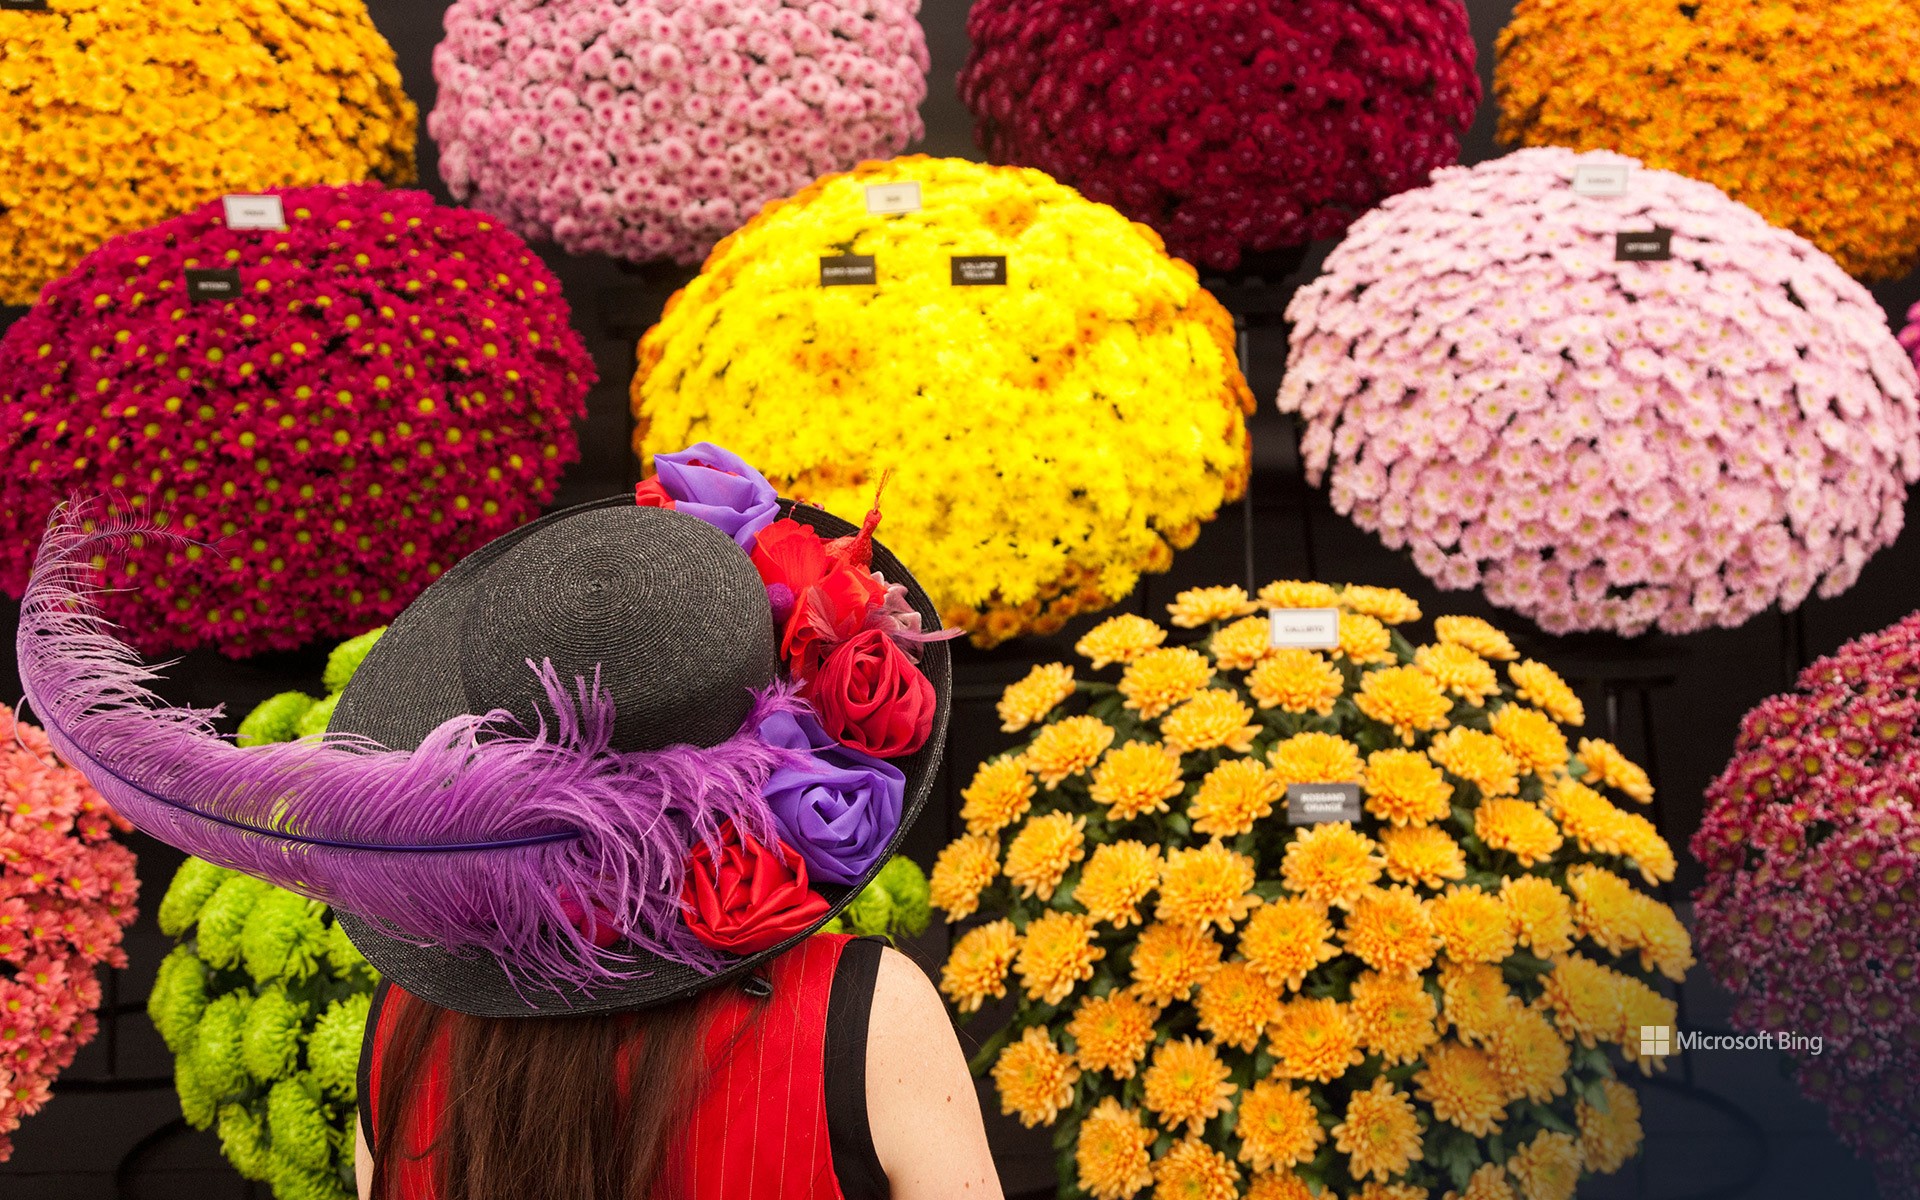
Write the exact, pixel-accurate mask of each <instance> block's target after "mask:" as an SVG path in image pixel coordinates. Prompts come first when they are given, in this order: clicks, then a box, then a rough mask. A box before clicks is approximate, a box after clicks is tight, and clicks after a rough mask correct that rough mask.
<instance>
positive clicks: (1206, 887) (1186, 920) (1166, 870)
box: [1153, 839, 1260, 933]
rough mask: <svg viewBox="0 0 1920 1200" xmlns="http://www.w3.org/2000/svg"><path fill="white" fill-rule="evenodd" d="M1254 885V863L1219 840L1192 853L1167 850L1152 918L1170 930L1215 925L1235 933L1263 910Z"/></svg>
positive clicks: (1227, 931)
mask: <svg viewBox="0 0 1920 1200" xmlns="http://www.w3.org/2000/svg"><path fill="white" fill-rule="evenodd" d="M1253 880H1254V875H1253V859H1251V858H1249V857H1248V856H1247V855H1244V854H1240V853H1237V852H1236V851H1234V850H1231V849H1229V848H1228V847H1227V846H1226V845H1225V844H1224V843H1222V842H1220V841H1218V840H1217V839H1216V840H1214V841H1211V842H1208V843H1207V844H1206V845H1204V846H1199V847H1196V848H1194V849H1190V850H1169V851H1168V852H1167V858H1166V862H1165V864H1164V865H1163V866H1162V867H1161V871H1160V903H1159V905H1158V907H1156V908H1155V909H1154V910H1153V915H1154V917H1155V918H1156V919H1158V920H1161V921H1165V922H1167V923H1168V924H1171V925H1199V926H1203V927H1204V926H1208V925H1211V926H1213V927H1215V928H1217V929H1219V930H1220V931H1221V932H1222V933H1232V932H1233V927H1234V926H1235V925H1236V924H1238V923H1239V922H1240V921H1242V920H1244V919H1245V918H1246V915H1247V914H1248V913H1249V912H1252V911H1253V910H1254V909H1255V908H1258V907H1259V905H1260V897H1258V896H1256V895H1254V894H1253Z"/></svg>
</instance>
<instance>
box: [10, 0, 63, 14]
mask: <svg viewBox="0 0 1920 1200" xmlns="http://www.w3.org/2000/svg"><path fill="white" fill-rule="evenodd" d="M52 11H53V10H52V9H51V8H48V7H47V0H0V12H52Z"/></svg>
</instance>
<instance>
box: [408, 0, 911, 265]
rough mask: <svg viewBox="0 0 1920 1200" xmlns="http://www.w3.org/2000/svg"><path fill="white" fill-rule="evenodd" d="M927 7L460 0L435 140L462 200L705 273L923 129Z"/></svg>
mask: <svg viewBox="0 0 1920 1200" xmlns="http://www.w3.org/2000/svg"><path fill="white" fill-rule="evenodd" d="M918 11H919V0H630V2H628V3H615V2H614V0H550V2H548V3H539V4H535V3H529V2H528V0H454V4H453V6H452V7H451V8H449V9H448V10H447V15H446V38H445V40H443V41H442V42H441V43H440V45H439V46H438V47H437V48H436V49H435V50H434V55H433V75H434V79H435V81H436V82H437V83H438V84H439V99H438V101H437V102H436V103H435V105H434V109H433V113H432V115H431V116H429V117H428V118H427V131H428V132H429V133H430V134H431V135H432V136H433V138H434V140H435V141H436V142H437V143H438V144H439V147H440V175H441V178H442V179H444V180H445V181H446V184H447V186H448V187H449V188H450V189H452V191H453V194H454V195H455V196H456V197H457V198H459V199H461V200H463V201H469V202H471V203H472V204H473V205H474V206H475V207H478V208H482V209H485V210H486V211H488V212H491V213H493V214H494V215H496V216H498V217H500V218H501V219H502V220H504V221H506V222H507V223H508V224H509V225H510V226H511V227H512V228H513V229H514V230H515V231H516V232H518V233H520V234H521V235H522V236H525V237H528V238H542V239H551V240H552V241H554V242H557V243H558V244H559V245H560V246H561V247H562V248H563V249H565V250H567V251H568V252H569V253H573V254H588V253H598V254H607V255H611V256H613V257H616V258H623V259H627V260H629V261H633V262H647V261H655V260H672V261H674V262H679V263H697V262H699V261H700V260H701V259H702V258H703V257H705V255H706V254H707V252H708V251H710V250H711V249H712V248H713V245H714V243H715V242H717V241H718V240H719V239H720V238H722V237H724V236H725V235H726V234H728V233H731V232H732V231H733V230H734V229H736V228H738V227H739V226H740V225H742V224H744V223H745V222H746V221H747V219H748V218H750V217H752V216H753V215H754V214H755V213H756V212H758V211H759V210H760V206H761V205H763V204H765V203H766V202H767V201H769V200H773V199H777V198H779V197H782V196H786V195H790V194H791V193H793V192H796V191H799V190H800V189H801V188H802V187H804V186H806V185H807V184H808V183H810V182H812V181H813V180H814V179H815V178H816V177H818V176H820V175H824V174H828V173H830V172H833V171H841V170H845V169H847V168H849V167H852V166H854V165H855V164H857V163H859V162H861V161H862V160H865V159H869V158H886V157H889V156H891V155H893V154H896V153H898V152H899V151H900V150H901V149H903V148H904V147H905V146H906V144H907V143H908V142H909V141H911V140H913V139H915V138H918V137H919V136H921V134H922V133H923V132H924V128H923V126H922V125H921V122H920V115H919V107H920V101H921V100H923V99H925V97H926V94H927V78H926V76H927V69H928V58H927V46H926V38H925V36H924V35H923V34H922V32H921V30H920V24H919V21H918V20H917V19H916V13H917V12H918Z"/></svg>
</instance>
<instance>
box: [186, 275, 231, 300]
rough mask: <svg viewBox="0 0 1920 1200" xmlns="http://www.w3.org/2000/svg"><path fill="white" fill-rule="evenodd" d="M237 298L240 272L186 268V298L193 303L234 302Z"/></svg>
mask: <svg viewBox="0 0 1920 1200" xmlns="http://www.w3.org/2000/svg"><path fill="white" fill-rule="evenodd" d="M239 296H240V272H238V271H234V270H223V271H201V270H195V269H194V268H192V267H189V268H187V298H188V299H190V300H192V301H193V302H194V303H196V304H198V303H199V302H200V301H202V300H236V299H238V298H239Z"/></svg>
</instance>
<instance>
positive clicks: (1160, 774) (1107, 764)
mask: <svg viewBox="0 0 1920 1200" xmlns="http://www.w3.org/2000/svg"><path fill="white" fill-rule="evenodd" d="M1185 787H1186V784H1185V782H1184V781H1183V780H1182V779H1181V776H1180V756H1179V755H1178V754H1176V753H1174V752H1173V751H1171V750H1169V749H1167V748H1166V747H1165V746H1162V745H1160V744H1159V743H1157V742H1128V743H1127V744H1126V745H1124V746H1116V747H1115V748H1114V749H1112V750H1109V751H1107V753H1106V756H1105V757H1104V758H1102V759H1101V760H1100V765H1099V766H1097V767H1095V768H1094V770H1093V783H1092V784H1091V786H1090V787H1089V788H1088V793H1089V794H1090V795H1091V796H1092V797H1093V801H1094V803H1095V804H1104V805H1105V806H1106V809H1107V817H1108V819H1109V820H1113V821H1131V820H1133V819H1134V818H1135V817H1140V816H1145V815H1147V814H1148V813H1162V812H1166V811H1167V801H1169V800H1171V799H1173V798H1174V797H1175V796H1178V795H1179V794H1180V793H1181V791H1183V790H1184V789H1185Z"/></svg>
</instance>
